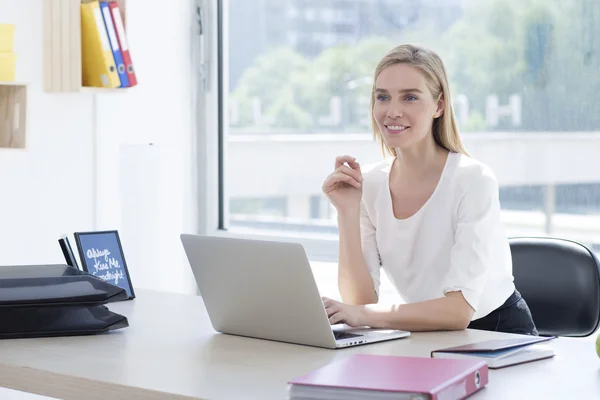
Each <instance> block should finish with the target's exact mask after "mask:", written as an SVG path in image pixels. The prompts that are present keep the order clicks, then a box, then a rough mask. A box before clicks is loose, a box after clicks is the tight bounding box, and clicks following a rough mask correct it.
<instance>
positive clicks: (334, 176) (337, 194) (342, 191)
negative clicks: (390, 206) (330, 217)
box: [322, 156, 363, 213]
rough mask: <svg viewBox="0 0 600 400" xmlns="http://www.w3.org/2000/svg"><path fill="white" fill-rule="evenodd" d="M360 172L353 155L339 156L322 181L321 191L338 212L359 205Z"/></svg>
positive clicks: (357, 207) (360, 190)
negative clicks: (333, 167) (331, 170)
mask: <svg viewBox="0 0 600 400" xmlns="http://www.w3.org/2000/svg"><path fill="white" fill-rule="evenodd" d="M362 181H363V178H362V173H361V172H360V165H359V164H358V163H357V162H356V159H355V158H354V157H350V156H339V157H337V158H336V159H335V169H334V171H333V172H332V173H331V174H330V175H329V176H328V177H327V179H325V182H323V187H322V190H323V193H325V195H326V196H327V198H328V199H329V201H330V202H331V204H333V206H334V207H335V209H336V210H337V211H338V213H343V212H346V211H349V210H353V209H356V210H358V209H359V207H360V200H361V197H362Z"/></svg>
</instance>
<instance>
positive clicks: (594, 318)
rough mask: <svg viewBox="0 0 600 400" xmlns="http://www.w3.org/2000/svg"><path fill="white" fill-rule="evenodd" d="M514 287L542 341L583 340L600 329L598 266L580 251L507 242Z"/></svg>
mask: <svg viewBox="0 0 600 400" xmlns="http://www.w3.org/2000/svg"><path fill="white" fill-rule="evenodd" d="M509 241H510V248H511V252H512V260H513V274H514V277H515V286H516V288H517V290H518V291H519V292H521V295H522V296H523V298H524V299H525V301H526V302H527V304H528V305H529V308H530V310H531V314H532V316H533V320H534V322H535V324H536V326H537V329H538V332H539V334H540V335H542V336H571V337H585V336H589V335H591V334H592V333H594V332H595V331H596V329H597V328H598V326H599V324H600V267H599V266H600V262H599V261H598V258H597V257H596V256H595V255H594V253H593V252H592V251H590V250H589V249H588V248H587V247H585V246H584V245H582V244H580V243H577V242H573V241H570V240H564V239H557V238H525V237H523V238H511V239H510V240H509Z"/></svg>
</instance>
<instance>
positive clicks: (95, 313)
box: [0, 306, 129, 339]
mask: <svg viewBox="0 0 600 400" xmlns="http://www.w3.org/2000/svg"><path fill="white" fill-rule="evenodd" d="M0 321H1V322H0V339H12V338H36V337H54V336H80V335H94V334H100V333H106V332H108V331H111V330H115V329H120V328H125V327H127V326H129V322H128V321H127V318H126V317H124V316H122V315H119V314H116V313H114V312H112V311H110V310H109V309H108V308H106V307H105V306H64V307H63V306H59V307H18V308H8V307H4V308H1V309H0Z"/></svg>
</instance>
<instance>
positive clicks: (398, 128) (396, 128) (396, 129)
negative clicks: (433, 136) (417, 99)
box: [385, 125, 410, 134]
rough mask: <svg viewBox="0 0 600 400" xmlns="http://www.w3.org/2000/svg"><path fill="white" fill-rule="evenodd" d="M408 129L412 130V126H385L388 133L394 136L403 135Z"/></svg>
mask: <svg viewBox="0 0 600 400" xmlns="http://www.w3.org/2000/svg"><path fill="white" fill-rule="evenodd" d="M408 128H410V126H404V125H385V129H387V131H388V132H389V133H392V134H396V133H402V132H404V131H406V130H407V129H408Z"/></svg>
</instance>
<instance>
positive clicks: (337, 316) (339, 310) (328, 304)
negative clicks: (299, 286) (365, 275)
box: [322, 297, 367, 327]
mask: <svg viewBox="0 0 600 400" xmlns="http://www.w3.org/2000/svg"><path fill="white" fill-rule="evenodd" d="M322 299H323V304H324V305H325V311H327V316H328V317H329V323H330V324H331V325H335V324H346V325H349V326H352V327H357V326H366V325H367V323H366V315H367V309H366V307H365V306H363V305H356V306H355V305H350V304H344V303H340V302H339V301H336V300H332V299H330V298H327V297H322Z"/></svg>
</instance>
